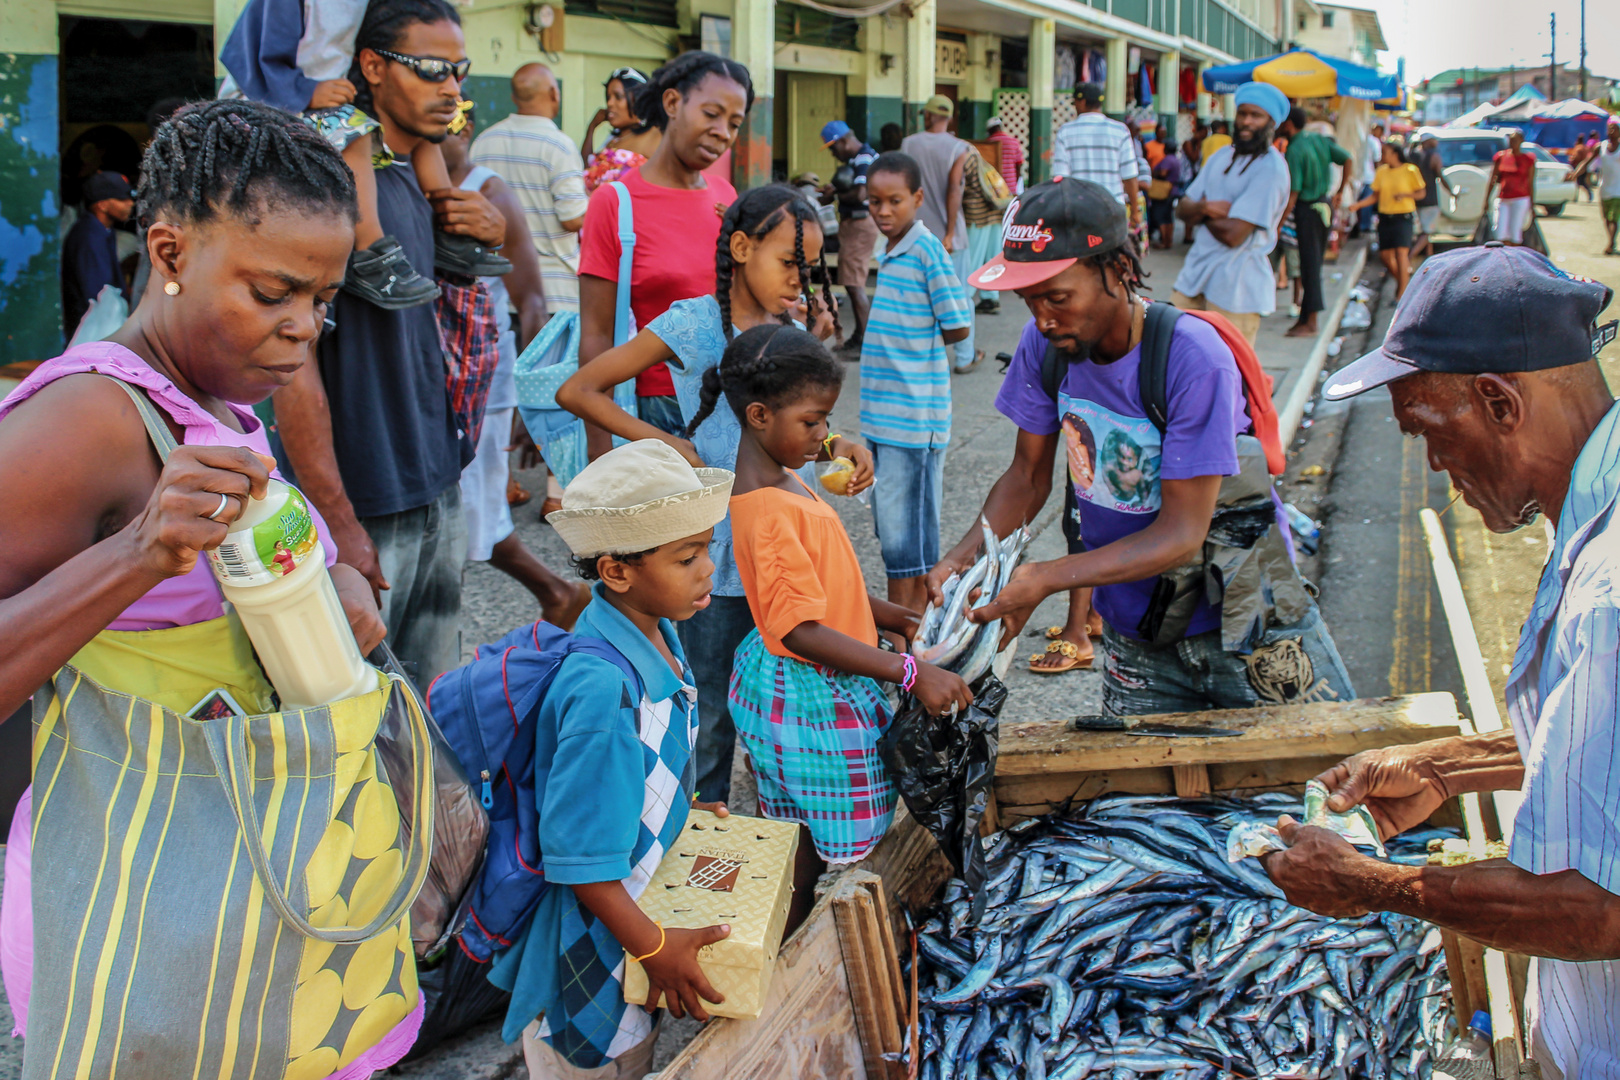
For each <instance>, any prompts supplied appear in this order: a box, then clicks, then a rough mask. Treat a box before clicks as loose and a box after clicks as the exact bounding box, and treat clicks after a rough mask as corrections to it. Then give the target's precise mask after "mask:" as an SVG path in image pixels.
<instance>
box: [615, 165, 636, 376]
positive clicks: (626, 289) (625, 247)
mask: <svg viewBox="0 0 1620 1080" xmlns="http://www.w3.org/2000/svg"><path fill="white" fill-rule="evenodd" d="M611 183H612V186H613V190H614V191H615V192H616V193H617V194H618V196H619V291H618V295H617V297H616V298H615V301H614V305H613V344H615V345H623V344H624V343H625V342H626V341H629V340H630V269H631V266H632V265H633V264H634V262H635V256H636V214H635V209H634V208H633V207H632V206H631V205H630V189H629V188H627V187H625V186H624V184H623V183H621V182H620V181H618V180H614V181H612V182H611Z"/></svg>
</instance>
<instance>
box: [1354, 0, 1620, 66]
mask: <svg viewBox="0 0 1620 1080" xmlns="http://www.w3.org/2000/svg"><path fill="white" fill-rule="evenodd" d="M1348 2H1349V3H1351V4H1353V5H1354V6H1356V7H1365V8H1371V9H1372V10H1374V11H1376V12H1378V21H1379V25H1381V26H1382V27H1383V28H1384V40H1385V41H1386V42H1388V44H1389V48H1390V51H1389V52H1388V53H1383V54H1380V60H1381V61H1382V66H1383V67H1384V68H1386V69H1388V70H1391V71H1393V70H1394V68H1395V60H1396V58H1397V57H1399V56H1402V55H1404V56H1405V57H1406V80H1407V82H1408V83H1409V84H1416V83H1419V82H1421V80H1423V79H1424V78H1427V77H1428V76H1430V75H1436V74H1439V73H1440V72H1442V71H1444V70H1445V69H1447V68H1453V67H1474V66H1476V65H1477V66H1479V67H1483V68H1497V67H1507V66H1509V65H1515V66H1518V67H1537V66H1541V67H1544V66H1546V63H1547V42H1548V37H1549V34H1548V16H1549V15H1550V14H1553V13H1556V14H1557V15H1558V43H1557V44H1558V60H1559V62H1560V63H1563V62H1565V61H1568V62H1569V64H1570V67H1571V69H1572V70H1573V69H1574V67H1575V65H1576V63H1577V62H1578V60H1579V56H1580V43H1581V39H1580V33H1581V3H1580V0H1539V2H1532V3H1528V4H1527V3H1523V2H1522V0H1520V2H1515V0H1348ZM1586 66H1587V69H1588V70H1590V71H1591V72H1592V73H1593V74H1594V75H1605V76H1609V77H1620V3H1617V2H1616V0H1586Z"/></svg>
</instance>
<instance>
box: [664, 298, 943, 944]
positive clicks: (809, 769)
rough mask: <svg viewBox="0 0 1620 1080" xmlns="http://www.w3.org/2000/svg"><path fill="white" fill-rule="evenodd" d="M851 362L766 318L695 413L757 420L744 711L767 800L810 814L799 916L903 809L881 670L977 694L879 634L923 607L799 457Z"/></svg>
mask: <svg viewBox="0 0 1620 1080" xmlns="http://www.w3.org/2000/svg"><path fill="white" fill-rule="evenodd" d="M843 377H844V371H843V368H842V367H841V366H840V365H839V364H838V362H837V361H836V360H834V359H833V358H832V355H831V354H830V353H828V352H827V348H826V346H824V345H822V343H821V342H819V341H817V340H816V338H815V337H814V336H813V335H811V334H808V333H805V332H804V331H802V330H798V329H796V328H793V327H786V326H771V325H761V326H756V327H754V328H753V329H752V330H748V331H746V332H745V333H743V334H742V336H740V337H738V338H736V339H735V340H734V341H732V343H731V344H730V345H729V346H727V347H726V353H725V357H724V359H723V360H721V362H720V366H719V367H716V368H710V369H709V371H708V372H706V373H705V374H704V376H703V399H702V402H701V404H700V407H699V409H698V415H697V416H696V417H695V418H694V424H695V425H701V424H702V422H703V420H704V419H705V418H706V417H707V416H708V415H709V413H710V412H711V411H713V410H714V408H715V405H716V404H717V402H718V401H719V398H720V396H721V394H722V393H724V395H725V399H726V404H727V405H728V406H729V407H730V411H731V412H732V414H733V415H735V416H736V418H737V420H738V421H739V423H740V425H741V427H742V432H743V434H742V441H741V443H740V444H739V445H738V448H737V464H736V480H735V481H734V482H733V484H732V489H731V526H732V536H733V538H734V543H735V549H736V557H737V570H738V574H739V576H740V577H741V578H742V583H743V588H744V590H745V591H746V593H747V596H748V609H749V612H750V613H751V614H752V616H753V620H754V623H755V626H756V629H754V630H751V631H749V633H748V636H747V638H746V639H744V641H743V643H742V645H741V647H739V648H738V649H737V653H736V659H735V663H734V666H733V668H732V674H731V692H730V701H731V712H732V715H733V716H734V717H735V718H736V724H737V731H738V733H739V734H740V735H741V737H742V744H743V748H744V749H745V750H746V751H747V753H748V756H749V758H750V759H751V760H752V763H753V771H754V775H755V777H756V778H757V780H758V782H759V806H760V812H761V813H763V814H765V815H766V816H768V817H774V818H780V819H783V820H787V821H797V822H798V823H799V824H800V825H801V826H802V827H803V835H801V837H800V840H799V855H798V862H797V865H796V866H795V867H794V882H793V885H794V891H793V910H792V912H791V913H790V915H789V916H788V926H789V927H790V928H791V927H793V926H796V925H797V924H798V923H799V922H800V921H802V920H803V918H804V916H805V915H806V914H807V913H808V912H809V910H810V906H811V904H813V903H814V902H815V889H814V885H815V879H816V878H817V877H818V876H819V875H820V874H821V872H822V871H823V870H825V869H826V864H828V863H850V862H854V861H855V860H857V859H860V858H862V857H863V856H864V855H866V853H867V852H869V851H870V850H871V849H872V847H873V846H874V845H875V844H876V843H877V842H878V840H879V839H881V838H882V836H883V834H884V832H885V831H886V830H887V829H888V827H889V822H890V821H891V820H892V819H893V816H894V800H895V789H894V785H893V784H892V783H891V782H890V780H889V777H888V772H887V770H886V769H885V768H884V765H883V761H882V759H881V758H879V756H878V752H877V744H878V740H879V739H880V738H881V737H882V735H883V733H884V731H885V730H887V728H888V726H889V721H890V719H891V718H892V716H891V713H890V711H889V703H888V698H887V697H886V696H885V695H884V692H883V691H882V690H881V689H880V688H879V686H878V682H879V681H883V682H891V683H895V684H896V685H898V686H901V687H902V688H903V689H905V690H908V691H910V692H911V693H913V694H915V695H916V697H917V699H918V701H920V702H921V703H922V704H923V707H924V708H926V709H927V710H928V711H929V712H932V713H941V712H945V711H947V710H949V709H951V708H953V707H957V706H966V705H967V704H969V703H970V702H971V701H972V700H973V694H972V692H971V691H970V690H969V689H968V687H967V684H966V683H965V682H963V681H962V679H961V677H960V676H958V675H955V674H953V673H951V672H949V671H946V670H944V669H943V668H937V667H933V666H931V665H929V664H924V663H921V662H920V661H918V660H916V659H914V658H913V657H912V656H911V655H910V654H908V653H893V652H888V651H885V650H884V649H881V648H879V646H878V629H879V628H880V627H881V628H882V629H884V630H890V631H894V632H897V633H901V634H904V635H905V636H906V637H907V638H910V637H911V636H913V635H914V634H915V633H916V629H917V613H916V612H914V611H909V610H907V609H906V608H903V607H900V606H898V605H896V604H891V603H889V602H888V601H886V600H879V599H878V598H877V597H874V596H869V595H867V592H866V582H865V579H864V578H863V577H862V575H861V565H860V561H859V560H858V559H857V558H856V557H855V549H854V547H853V546H852V545H851V544H850V542H849V534H848V533H846V532H845V531H844V526H843V522H842V521H840V520H839V517H838V513H837V511H835V510H834V509H833V508H832V507H830V506H828V505H827V503H826V502H824V501H823V500H822V498H821V497H820V496H819V495H818V494H816V492H815V490H814V487H813V486H812V485H810V484H806V483H805V481H804V478H803V477H802V476H801V475H800V473H799V470H801V469H803V467H804V466H805V465H806V464H808V463H809V462H812V461H815V460H816V459H817V458H819V457H820V456H821V455H822V453H823V449H824V440H825V439H826V438H827V437H828V436H827V417H828V415H829V414H830V413H831V412H832V410H833V406H834V405H836V404H837V402H838V391H839V388H840V387H841V385H842V383H843Z"/></svg>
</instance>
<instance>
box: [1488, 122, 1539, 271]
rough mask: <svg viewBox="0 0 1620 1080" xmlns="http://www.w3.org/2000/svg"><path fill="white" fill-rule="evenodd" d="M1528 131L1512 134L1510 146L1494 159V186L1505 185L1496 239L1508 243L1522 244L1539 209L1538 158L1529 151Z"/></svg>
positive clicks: (1499, 198) (1498, 206)
mask: <svg viewBox="0 0 1620 1080" xmlns="http://www.w3.org/2000/svg"><path fill="white" fill-rule="evenodd" d="M1523 146H1524V132H1522V131H1514V132H1511V133H1509V135H1508V148H1507V149H1506V150H1498V151H1497V152H1496V156H1495V157H1494V158H1493V159H1492V161H1491V183H1490V186H1491V187H1493V188H1494V187H1495V186H1496V185H1497V184H1501V185H1502V191H1501V193H1500V194H1498V195H1497V199H1496V238H1497V239H1498V240H1500V241H1502V242H1503V243H1505V244H1518V243H1522V242H1523V241H1522V240H1521V239H1520V238H1521V237H1522V236H1523V235H1524V230H1525V227H1526V226H1528V225H1529V224H1530V215H1531V214H1532V213H1534V212H1535V211H1534V210H1533V209H1532V207H1534V206H1535V195H1536V159H1535V158H1534V157H1532V156H1531V155H1529V154H1527V153H1525V152H1524V151H1523V150H1522V149H1521V148H1522V147H1523Z"/></svg>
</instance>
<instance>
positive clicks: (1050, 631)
mask: <svg viewBox="0 0 1620 1080" xmlns="http://www.w3.org/2000/svg"><path fill="white" fill-rule="evenodd" d="M1062 636H1063V627H1061V626H1048V627H1047V628H1046V640H1047V641H1056V640H1057V639H1058V638H1060V637H1062Z"/></svg>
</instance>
